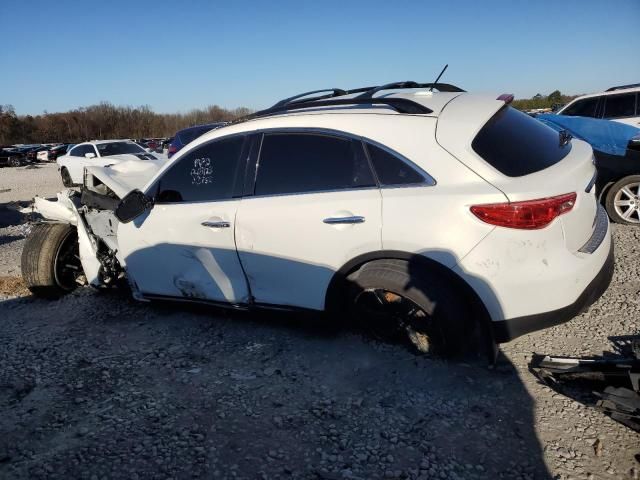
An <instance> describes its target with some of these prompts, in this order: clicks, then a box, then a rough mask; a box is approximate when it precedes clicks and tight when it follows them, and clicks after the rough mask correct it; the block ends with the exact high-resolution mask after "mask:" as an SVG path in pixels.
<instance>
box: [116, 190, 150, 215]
mask: <svg viewBox="0 0 640 480" xmlns="http://www.w3.org/2000/svg"><path fill="white" fill-rule="evenodd" d="M151 207H153V200H151V199H150V198H149V197H147V196H146V195H145V194H144V193H142V192H141V191H140V190H133V191H131V192H129V193H127V194H126V195H125V196H124V198H123V199H122V200H120V203H119V204H118V206H117V207H116V211H115V214H116V218H117V219H118V220H120V221H121V222H122V223H129V222H130V221H132V220H133V219H135V218H137V217H139V216H140V215H142V214H143V213H144V212H146V211H147V210H149V209H151Z"/></svg>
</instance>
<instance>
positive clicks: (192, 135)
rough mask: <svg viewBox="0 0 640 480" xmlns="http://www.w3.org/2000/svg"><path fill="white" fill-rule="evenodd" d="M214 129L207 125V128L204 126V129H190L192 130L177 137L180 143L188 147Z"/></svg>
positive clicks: (180, 133)
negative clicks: (188, 144)
mask: <svg viewBox="0 0 640 480" xmlns="http://www.w3.org/2000/svg"><path fill="white" fill-rule="evenodd" d="M214 128H215V127H211V126H208V125H205V126H202V127H197V128H190V129H188V130H185V131H183V132H179V133H178V135H177V136H178V138H179V139H180V141H181V142H182V144H183V145H186V144H187V143H190V142H193V141H194V140H195V139H196V138H198V137H199V136H201V135H204V134H205V133H207V132H208V131H209V130H213V129H214Z"/></svg>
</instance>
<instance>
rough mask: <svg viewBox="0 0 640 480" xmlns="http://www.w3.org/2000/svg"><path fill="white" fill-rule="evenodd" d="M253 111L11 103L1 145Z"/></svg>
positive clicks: (548, 100)
mask: <svg viewBox="0 0 640 480" xmlns="http://www.w3.org/2000/svg"><path fill="white" fill-rule="evenodd" d="M575 97H576V96H569V95H563V94H562V93H560V91H559V90H555V91H553V92H551V93H550V94H549V95H541V94H537V95H535V96H533V97H532V98H528V99H518V100H514V101H513V104H512V105H513V106H514V107H516V108H518V109H519V110H531V109H535V108H552V107H553V106H554V105H558V104H565V103H567V102H569V101H570V100H572V99H574V98H575ZM249 113H251V111H250V110H249V109H247V108H237V109H234V110H227V109H225V108H222V107H219V106H217V105H211V106H209V107H207V108H205V109H195V110H191V111H190V112H187V113H155V112H154V111H153V110H152V109H151V108H150V107H149V106H147V105H143V106H140V107H130V106H115V105H112V104H111V103H109V102H102V103H100V104H98V105H91V106H89V107H84V108H77V109H75V110H70V111H68V112H63V113H47V112H45V113H43V114H42V115H35V116H33V115H17V114H16V112H15V110H14V108H13V107H12V106H11V105H0V145H11V144H15V143H55V142H60V143H78V142H83V141H86V140H94V139H95V140H103V139H110V138H149V137H152V138H153V137H171V136H173V135H174V134H175V133H176V132H177V131H178V130H180V129H182V128H186V127H190V126H193V125H200V124H203V123H211V122H222V121H229V120H234V119H236V118H239V117H242V116H244V115H247V114H249Z"/></svg>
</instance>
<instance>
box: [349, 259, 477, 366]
mask: <svg viewBox="0 0 640 480" xmlns="http://www.w3.org/2000/svg"><path fill="white" fill-rule="evenodd" d="M347 291H348V293H347V296H348V302H349V306H350V310H351V312H352V313H353V314H354V316H355V318H356V319H357V320H358V322H359V323H360V324H362V325H363V326H364V327H365V328H366V329H367V330H368V331H370V332H372V333H374V334H375V335H382V336H383V337H385V338H391V339H392V340H397V341H402V342H407V343H409V344H410V345H412V346H413V347H414V348H415V349H416V350H418V351H419V352H421V353H429V354H437V355H456V354H459V353H462V352H463V351H465V350H466V348H467V347H469V346H472V340H473V339H474V338H475V332H474V328H473V326H472V325H469V318H470V312H471V308H470V305H469V303H468V302H467V301H466V299H465V297H464V295H461V294H460V292H457V291H456V290H455V289H453V288H452V287H451V285H447V282H446V281H443V278H441V277H436V276H435V275H433V274H430V273H429V272H427V271H425V268H424V266H422V265H420V266H417V268H416V267H414V266H413V265H412V262H407V261H401V260H376V261H373V262H370V263H368V264H365V265H364V266H363V267H362V268H361V269H360V270H358V271H357V272H355V273H353V274H352V275H350V276H349V277H348V287H347Z"/></svg>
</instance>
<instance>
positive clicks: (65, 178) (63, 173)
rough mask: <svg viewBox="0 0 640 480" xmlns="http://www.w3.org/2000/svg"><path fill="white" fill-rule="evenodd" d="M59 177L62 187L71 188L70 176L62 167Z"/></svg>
mask: <svg viewBox="0 0 640 480" xmlns="http://www.w3.org/2000/svg"><path fill="white" fill-rule="evenodd" d="M60 176H61V177H62V185H64V186H65V187H67V188H71V187H73V180H72V179H71V174H70V173H69V170H67V169H66V168H64V167H62V170H60Z"/></svg>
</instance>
